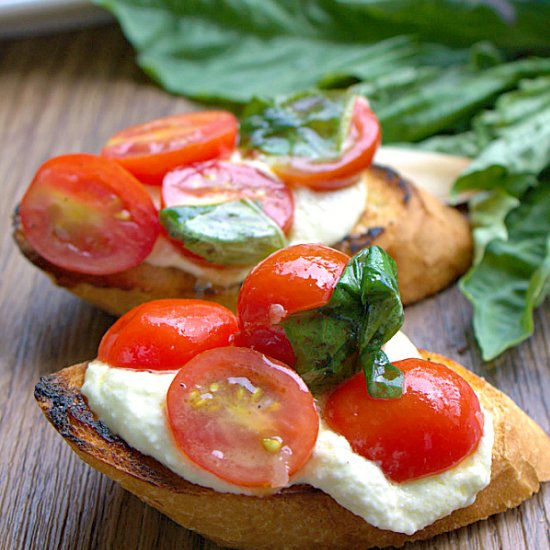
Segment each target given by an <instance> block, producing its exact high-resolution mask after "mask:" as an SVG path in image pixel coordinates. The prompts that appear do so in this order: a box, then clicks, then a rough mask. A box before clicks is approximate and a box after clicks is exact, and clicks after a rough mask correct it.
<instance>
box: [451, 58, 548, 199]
mask: <svg viewBox="0 0 550 550" xmlns="http://www.w3.org/2000/svg"><path fill="white" fill-rule="evenodd" d="M547 61H548V62H549V64H550V60H547ZM474 127H475V129H476V131H477V132H478V133H480V134H482V135H483V136H484V138H485V139H487V140H488V141H490V143H489V144H488V145H487V147H485V148H484V149H483V150H482V152H481V154H480V155H479V156H478V157H477V158H476V159H474V161H473V162H472V163H471V164H470V166H468V168H467V169H466V170H465V171H464V173H463V174H462V175H461V176H460V177H459V178H458V180H457V181H456V183H455V187H454V189H455V191H457V192H460V191H467V190H471V189H474V190H491V189H495V188H499V189H502V190H504V191H506V192H507V193H509V194H511V195H515V196H520V195H521V194H522V193H524V192H525V191H526V190H527V189H528V188H529V187H531V186H532V185H534V184H535V183H536V176H537V174H539V173H540V172H541V171H542V170H543V169H544V168H545V167H546V166H547V165H548V164H549V163H550V77H541V78H538V79H535V80H531V81H529V80H528V81H523V82H521V83H520V88H519V90H517V91H515V92H511V93H509V94H505V95H503V96H502V97H501V98H500V99H499V100H498V101H497V104H496V108H495V110H493V111H489V112H486V113H483V114H481V115H480V116H479V117H478V118H477V119H476V120H475V122H474Z"/></svg>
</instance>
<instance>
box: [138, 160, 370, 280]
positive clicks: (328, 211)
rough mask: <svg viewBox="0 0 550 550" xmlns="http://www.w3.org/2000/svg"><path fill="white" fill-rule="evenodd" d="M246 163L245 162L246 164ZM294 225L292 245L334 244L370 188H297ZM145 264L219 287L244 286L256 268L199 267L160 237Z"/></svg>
mask: <svg viewBox="0 0 550 550" xmlns="http://www.w3.org/2000/svg"><path fill="white" fill-rule="evenodd" d="M242 162H245V161H242ZM246 162H247V163H248V164H251V165H252V166H254V167H255V168H258V169H260V170H262V171H264V172H265V173H267V174H268V175H273V174H272V172H270V171H269V168H268V167H267V165H266V164H265V163H261V162H259V161H246ZM147 190H148V191H149V193H150V194H151V197H152V199H153V202H154V203H155V205H156V206H157V208H158V207H159V204H160V198H159V194H160V188H158V187H156V188H155V187H153V186H147ZM293 194H294V222H293V224H292V228H291V230H290V234H289V235H288V244H289V245H293V244H302V243H324V244H326V245H329V246H330V245H333V244H336V243H337V242H339V241H341V240H342V239H343V238H344V237H345V236H346V235H348V234H349V233H350V232H351V230H352V229H353V227H354V226H355V224H356V223H357V221H358V220H359V218H360V216H361V214H362V213H363V211H364V210H365V204H366V202H367V187H366V185H365V184H364V182H363V180H361V179H360V180H359V181H358V182H357V183H355V184H354V185H351V186H349V187H345V188H343V189H338V190H336V191H312V190H310V189H307V188H305V187H299V188H296V189H293ZM145 261H146V262H147V263H149V264H151V265H155V266H158V267H176V268H178V269H181V270H182V271H186V272H188V273H191V274H192V275H194V276H195V277H197V279H199V280H202V281H205V284H207V283H208V282H209V283H211V284H215V285H219V286H226V287H227V286H231V285H234V284H238V283H241V282H242V281H244V279H245V277H246V276H247V274H248V273H249V271H250V270H251V269H252V267H253V266H247V267H244V268H223V269H219V268H213V267H207V266H204V265H199V264H197V263H195V262H193V261H191V260H189V259H188V258H186V257H185V256H183V254H182V253H181V251H180V250H179V248H178V247H177V246H176V245H174V244H172V243H171V242H170V240H169V239H167V238H166V237H164V236H162V235H161V236H160V237H159V238H158V239H157V242H156V243H155V246H154V247H153V250H152V251H151V253H150V254H149V256H148V257H147V258H146V259H145Z"/></svg>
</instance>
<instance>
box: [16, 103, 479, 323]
mask: <svg viewBox="0 0 550 550" xmlns="http://www.w3.org/2000/svg"><path fill="white" fill-rule="evenodd" d="M249 111H250V112H248V113H245V116H244V117H243V121H242V124H241V131H240V135H239V136H238V134H237V127H238V126H237V121H236V119H235V118H234V117H233V116H232V115H231V114H230V113H225V112H220V111H212V112H206V113H192V114H188V115H182V116H178V117H169V118H167V119H160V120H158V121H153V122H151V123H148V124H145V125H142V126H139V127H135V128H129V129H127V130H125V131H123V132H120V133H119V134H117V135H115V136H113V138H111V140H109V142H108V143H107V145H106V146H105V148H104V149H103V151H102V156H101V157H95V156H93V155H65V156H63V157H57V158H55V159H51V160H50V161H47V162H46V163H45V164H44V165H43V166H42V167H41V168H40V170H39V171H38V173H37V174H36V176H35V178H34V180H33V182H32V184H31V186H30V187H29V190H28V191H27V193H26V194H25V196H24V197H23V199H22V201H21V204H20V205H19V208H18V210H17V211H16V213H15V215H14V238H15V241H16V243H17V245H18V246H19V248H20V250H21V252H22V253H23V254H24V256H25V257H26V258H27V259H29V260H30V261H31V262H32V263H33V264H34V265H36V266H37V267H39V268H40V269H41V270H43V271H44V272H45V273H46V274H47V275H48V276H49V277H50V279H51V280H52V281H53V282H54V283H55V284H57V285H59V286H61V287H63V288H65V289H67V290H69V291H70V292H72V293H74V294H76V295H77V296H79V297H80V298H83V299H84V300H87V301H88V302H90V303H92V304H94V305H96V306H98V307H100V308H102V309H104V310H106V311H108V312H111V313H114V314H117V315H120V314H122V313H124V312H126V311H128V310H129V309H131V308H132V307H134V306H136V305H138V304H140V303H143V302H145V301H148V300H153V299H160V298H175V297H181V298H192V297H202V298H205V299H208V300H213V301H216V302H218V303H221V304H224V305H226V306H228V307H230V308H234V307H235V302H236V299H237V295H238V289H239V286H240V284H241V283H242V281H243V280H244V278H245V276H246V274H247V272H248V271H249V270H250V268H251V266H252V265H254V264H255V263H257V261H259V260H260V259H262V257H265V256H267V255H268V254H269V253H270V252H272V251H273V250H275V249H277V248H281V247H282V246H285V245H286V244H295V243H299V242H324V243H325V244H328V245H331V246H334V247H335V248H338V249H340V250H342V251H345V252H348V253H355V252H357V251H358V250H360V249H362V248H364V247H365V246H369V245H371V244H378V245H380V246H382V247H383V248H385V249H386V250H387V251H388V252H389V253H390V254H391V255H392V256H393V257H394V258H395V260H396V262H397V265H398V267H399V271H400V281H399V284H400V288H401V294H402V298H403V301H404V302H405V303H412V302H415V301H417V300H420V299H422V298H424V297H426V296H429V295H431V294H434V293H436V292H438V291H439V290H441V289H443V288H445V287H446V286H448V285H449V284H450V283H451V282H452V281H454V280H455V279H456V278H457V277H458V276H459V275H461V274H462V273H464V272H465V271H466V269H467V268H468V266H469V265H470V262H471V254H472V240H471V235H470V230H469V225H468V222H467V220H466V219H465V218H464V217H463V216H462V215H461V214H460V213H459V212H458V211H456V210H454V209H452V208H450V207H447V206H445V205H443V204H441V203H440V202H439V201H438V200H436V199H434V198H433V197H432V196H430V195H429V194H428V193H427V192H425V191H423V190H421V189H419V188H418V187H417V186H415V185H414V183H412V182H410V181H406V180H405V179H403V178H402V177H400V175H399V174H398V173H396V172H395V171H393V170H392V169H391V168H385V167H381V166H370V167H369V165H370V163H371V161H372V157H373V155H374V152H375V150H376V147H377V146H378V143H379V141H380V133H379V127H378V123H377V121H376V118H375V117H374V115H373V114H372V112H371V111H370V109H369V108H368V104H367V103H366V101H365V100H364V98H358V97H355V96H351V97H350V96H346V95H334V94H327V95H323V94H313V95H312V94H309V95H305V96H304V95H303V94H302V95H300V96H298V97H292V98H285V99H284V100H282V99H281V100H277V102H276V104H275V105H263V104H261V103H260V105H259V106H258V105H257V104H254V105H252V106H251V107H250V109H249ZM274 112H275V113H277V116H279V117H284V116H286V117H287V118H286V119H284V120H287V122H288V117H289V116H290V115H292V117H293V118H292V117H291V118H292V121H293V123H294V126H292V128H291V130H288V128H287V129H286V130H284V131H283V130H280V125H277V124H276V123H277V120H278V119H277V116H275V118H274V115H273V113H274ZM327 113H328V114H327ZM274 120H275V122H274ZM319 120H323V121H324V124H325V126H322V127H321V129H319ZM327 120H328V121H329V122H327ZM296 121H297V122H296ZM327 127H328V129H327ZM291 131H292V132H291ZM285 132H286V133H285ZM312 135H315V136H316V138H315V140H313V141H311V140H312V138H311V136H312ZM342 135H344V136H346V137H345V139H342ZM304 136H305V137H304ZM238 139H240V144H239V147H238V148H237V145H236V144H237V141H238ZM300 140H302V141H300ZM308 140H310V141H308ZM318 142H322V144H323V146H322V147H320V146H319V143H318ZM281 143H282V144H286V145H285V146H284V147H282V148H281ZM313 145H315V146H313ZM319 149H320V151H319ZM335 159H336V160H335ZM197 189H198V190H197ZM145 192H147V194H148V195H149V196H150V198H149V199H148V198H147V197H146V196H145ZM109 201H110V202H109ZM251 202H252V203H253V204H252V203H251ZM205 209H206V210H208V212H206V210H205ZM159 216H160V221H161V222H162V224H159ZM228 218H231V219H232V222H231V223H230V224H229V225H224V224H226V223H227V219H228ZM183 220H184V221H183ZM190 220H191V221H190ZM197 220H199V221H198V222H197ZM201 220H202V221H201ZM220 220H221V221H220ZM235 220H236V221H235ZM192 223H193V224H194V226H193V227H191V224H192ZM243 227H246V230H241V228H243ZM197 228H198V229H197ZM243 232H244V233H243ZM243 235H244V236H243Z"/></svg>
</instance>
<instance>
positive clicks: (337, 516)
mask: <svg viewBox="0 0 550 550" xmlns="http://www.w3.org/2000/svg"><path fill="white" fill-rule="evenodd" d="M266 289H267V292H266ZM402 323H403V309H402V306H401V302H400V300H399V293H398V289H397V284H396V272H395V264H394V263H393V262H392V260H391V258H389V257H388V256H387V254H385V253H384V252H383V251H382V250H381V249H380V248H378V247H371V248H368V249H364V250H362V251H361V252H360V253H359V254H357V255H356V256H354V257H353V258H351V259H350V258H348V257H347V256H346V255H345V254H343V253H342V252H339V251H336V250H332V249H329V248H328V247H324V246H321V245H297V246H295V247H290V248H288V249H283V250H281V251H278V252H276V253H274V254H273V255H271V256H270V257H268V258H267V259H266V260H264V261H263V262H262V263H260V264H259V265H258V266H257V267H256V268H255V269H254V270H253V271H252V272H251V273H250V275H249V276H248V277H247V279H246V280H245V282H244V284H243V286H242V289H241V293H240V296H239V303H238V309H237V316H235V315H234V314H233V313H231V312H230V311H229V310H228V309H226V308H225V307H223V306H221V305H218V304H214V303H212V302H205V301H201V300H159V301H155V302H151V303H148V304H143V305H141V306H138V307H137V308H135V309H134V310H132V311H130V312H129V313H127V314H126V315H124V316H123V317H121V318H120V319H119V320H118V321H117V322H116V323H115V324H114V325H113V326H112V327H111V328H110V329H109V331H108V332H107V333H106V334H105V336H104V337H103V339H102V341H101V344H100V346H99V350H98V358H97V359H96V360H94V361H92V362H89V363H83V364H80V365H75V366H73V367H69V368H67V369H64V370H62V371H60V372H59V373H56V374H53V375H50V376H48V377H44V378H43V379H42V380H41V381H40V382H39V384H38V385H37V386H36V390H35V397H36V399H37V401H38V404H39V406H40V407H41V409H42V411H43V412H44V414H45V416H46V418H47V419H48V420H49V421H50V422H51V424H52V425H53V426H54V427H55V428H56V429H57V430H58V432H59V433H60V434H61V435H62V436H63V437H64V438H65V440H66V441H67V443H68V444H69V445H70V446H71V448H72V449H73V450H74V451H75V452H76V453H77V454H78V455H79V457H80V458H82V459H83V460H84V461H85V462H87V463H88V464H90V465H91V466H93V467H94V468H96V469H98V470H99V471H101V472H102V473H104V474H106V475H108V476H109V477H111V478H112V479H114V480H115V481H117V482H119V483H120V484H121V485H122V486H123V487H124V488H126V489H128V490H129V491H131V492H132V493H134V494H135V495H137V496H138V497H139V498H141V499H142V500H143V501H144V502H146V503H148V504H150V505H151V506H153V507H155V508H157V509H158V510H160V511H161V512H163V513H164V514H166V515H167V516H169V517H170V518H172V519H173V520H174V521H176V522H178V523H179V524H181V525H183V526H184V527H187V528H189V529H193V530H196V531H198V532H199V533H201V534H202V535H204V536H206V537H208V538H210V539H212V540H214V541H215V542H217V543H219V544H221V545H223V546H229V547H235V548H251V549H252V548H254V549H276V548H277V549H278V548H289V549H293V548H295V549H298V548H300V549H301V548H306V549H308V548H311V549H313V548H327V549H331V548H334V549H336V548H343V547H345V548H366V547H372V546H378V547H385V546H392V545H393V546H400V545H402V544H403V543H405V542H407V541H413V540H422V539H426V538H429V537H431V536H434V535H436V534H439V533H443V532H446V531H449V530H452V529H456V528H458V527H461V526H464V525H468V524H470V523H473V522H475V521H478V520H481V519H485V518H487V517H488V516H490V515H492V514H495V513H498V512H502V511H504V510H506V509H508V508H511V507H514V506H517V505H519V504H520V503H521V502H522V501H524V500H525V499H527V498H529V497H530V496H531V495H532V494H533V493H534V492H536V491H537V490H538V489H539V486H540V483H541V482H544V481H548V480H550V438H549V437H548V436H547V435H546V434H545V433H544V432H543V431H542V430H541V429H540V428H539V427H538V426H537V425H536V424H535V423H534V422H533V421H532V420H531V419H530V418H529V417H527V416H526V415H525V414H524V413H523V412H522V411H521V410H520V409H518V407H517V406H516V405H515V404H514V403H513V402H512V401H511V400H510V399H509V398H507V397H506V396H505V395H503V394H502V393H501V392H499V391H498V390H496V389H495V388H493V387H492V386H491V385H490V384H488V383H487V382H485V381H484V380H483V379H481V378H479V377H477V376H476V375H474V374H472V373H471V372H469V371H467V370H466V369H464V368H463V367H461V366H460V365H458V364H456V363H455V362H453V361H451V360H449V359H447V358H445V357H443V356H440V355H437V354H434V353H431V352H426V351H419V350H417V349H416V348H415V347H414V346H413V345H412V343H411V342H410V341H409V340H408V339H407V338H406V337H405V336H404V335H402V333H400V332H398V331H399V328H400V327H401V325H402ZM180 367H181V368H180ZM178 369H179V370H178Z"/></svg>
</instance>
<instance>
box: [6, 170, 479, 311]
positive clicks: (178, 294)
mask: <svg viewBox="0 0 550 550" xmlns="http://www.w3.org/2000/svg"><path fill="white" fill-rule="evenodd" d="M363 181H364V183H365V185H366V186H367V188H368V193H367V204H366V206H365V210H364V213H363V215H362V216H361V219H360V220H359V221H358V223H357V224H356V225H355V227H354V228H353V230H352V232H351V233H350V234H349V235H348V236H347V237H346V238H345V239H343V240H342V241H341V242H340V243H338V244H336V245H335V248H339V249H340V250H343V251H344V252H347V253H349V254H355V253H356V252H358V251H359V250H361V249H362V248H365V247H366V246H370V245H371V244H378V245H380V246H381V247H383V248H385V249H386V250H387V251H388V253H389V254H390V255H391V256H392V257H393V258H394V259H395V261H396V262H397V268H398V270H399V287H400V289H401V296H402V299H403V302H404V303H405V304H409V303H412V302H416V301H417V300H421V299H422V298H425V297H426V296H430V295H431V294H434V293H436V292H438V291H440V290H442V289H443V288H445V287H447V286H448V285H449V284H451V283H452V282H453V281H454V280H455V279H456V278H457V277H458V276H460V275H461V274H462V273H464V272H465V271H466V269H468V267H469V265H470V262H471V256H472V239H471V235H470V228H469V225H468V222H467V220H466V219H465V218H464V216H462V215H461V214H460V213H459V212H458V211H457V210H454V209H453V208H450V207H448V206H445V205H443V204H442V203H440V202H439V201H438V200H437V199H435V198H434V197H432V196H431V195H429V194H428V193H427V192H425V191H422V190H421V189H419V188H417V187H416V186H414V185H413V184H411V183H410V182H407V181H405V180H404V179H402V178H401V177H400V176H399V175H398V174H397V173H396V172H393V171H392V170H390V169H388V168H382V167H372V168H370V169H369V170H367V171H365V173H364V176H363ZM14 238H15V241H16V242H17V244H18V246H19V248H20V250H21V252H22V253H23V254H24V255H25V256H26V257H27V258H28V259H29V260H30V261H31V262H32V263H33V264H34V265H36V266H37V267H39V268H40V269H41V270H43V271H44V272H45V273H46V274H47V275H48V276H49V277H50V278H51V280H52V281H53V282H54V283H55V284H57V285H59V286H61V287H63V288H66V289H67V290H69V291H70V292H72V293H73V294H76V295H77V296H78V297H80V298H82V299H84V300H86V301H88V302H90V303H91V304H93V305H95V306H98V307H100V308H101V309H103V310H105V311H107V312H110V313H114V314H115V315H122V314H123V313H125V312H126V311H128V310H129V309H131V308H132V307H134V306H136V305H138V304H141V303H143V302H147V301H149V300H156V299H159V298H195V297H200V298H204V299H208V300H213V301H216V302H218V303H221V304H223V305H225V306H227V307H229V308H230V309H235V306H236V302H237V295H238V291H239V286H240V285H232V286H230V287H221V286H217V285H208V284H207V285H205V284H204V281H199V280H198V279H197V278H196V277H195V276H193V275H191V274H190V273H187V272H185V271H182V270H180V269H177V268H174V267H157V266H154V265H151V264H148V263H143V264H141V265H139V266H137V267H135V268H133V269H129V270H127V271H124V272H121V273H115V274H113V275H102V276H98V275H85V274H81V273H74V272H71V271H67V270H65V269H62V268H60V267H57V266H55V265H53V264H52V263H50V262H48V261H47V260H46V259H45V258H43V257H42V256H40V255H39V254H38V253H37V252H36V251H35V250H33V248H32V247H31V246H30V244H29V243H28V241H27V240H26V238H25V234H24V232H23V229H22V227H21V224H20V220H19V217H18V216H17V215H16V216H15V217H14Z"/></svg>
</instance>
